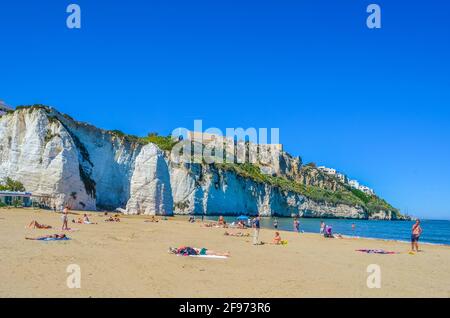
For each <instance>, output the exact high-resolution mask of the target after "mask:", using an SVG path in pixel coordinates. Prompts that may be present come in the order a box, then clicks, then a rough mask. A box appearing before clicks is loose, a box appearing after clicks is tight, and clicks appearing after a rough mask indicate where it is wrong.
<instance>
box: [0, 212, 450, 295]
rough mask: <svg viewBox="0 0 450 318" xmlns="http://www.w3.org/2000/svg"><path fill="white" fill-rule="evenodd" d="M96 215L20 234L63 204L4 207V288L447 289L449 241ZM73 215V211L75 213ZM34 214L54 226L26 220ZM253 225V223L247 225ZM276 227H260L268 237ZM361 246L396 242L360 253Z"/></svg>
mask: <svg viewBox="0 0 450 318" xmlns="http://www.w3.org/2000/svg"><path fill="white" fill-rule="evenodd" d="M90 215H91V217H90V218H91V221H94V222H98V224H96V225H87V224H73V223H70V225H69V226H71V227H73V228H76V229H78V230H77V231H74V232H65V233H66V234H67V235H68V236H70V237H71V238H72V239H71V240H69V241H62V242H42V241H30V240H25V237H26V236H35V237H37V236H40V235H44V234H53V233H60V232H61V231H60V226H61V218H60V215H59V214H55V213H53V212H49V211H39V210H26V209H0V282H1V284H0V297H450V271H449V270H448V265H449V264H450V247H448V246H436V245H421V247H422V249H423V252H421V253H418V254H415V255H410V254H408V251H409V244H406V243H401V242H393V241H380V240H368V239H346V238H344V239H325V238H323V237H321V236H319V235H316V234H306V233H304V234H298V233H293V232H281V236H282V238H283V239H286V240H288V244H287V245H286V246H275V245H269V244H265V245H261V246H253V245H252V244H251V237H227V236H224V232H225V230H224V229H221V228H203V227H201V223H200V222H197V223H194V224H191V223H188V222H187V218H185V217H174V218H170V219H169V220H161V221H159V222H158V223H146V222H144V220H145V219H150V217H148V216H121V222H120V223H107V222H104V221H103V220H104V217H103V216H100V215H99V214H96V213H90ZM76 217H77V216H76V215H70V218H69V219H70V220H71V219H72V218H76ZM32 220H37V221H38V222H39V223H44V224H49V225H52V226H53V227H54V229H51V230H38V229H26V228H25V226H26V225H27V224H29V223H30V221H32ZM247 232H248V233H251V230H247ZM273 235H274V231H272V230H267V229H262V230H261V235H260V238H261V240H262V241H265V242H270V241H271V239H272V237H273ZM181 245H188V246H195V247H206V248H209V249H212V250H217V251H230V252H231V255H232V256H231V257H230V258H228V259H200V258H192V257H181V256H175V255H170V254H169V253H168V252H167V250H168V248H169V246H174V247H178V246H181ZM361 248H374V249H385V250H390V251H396V252H400V254H394V255H377V254H365V253H361V252H357V251H355V250H356V249H361ZM70 264H77V265H79V266H80V268H81V288H73V289H71V288H68V287H67V284H66V280H67V277H68V276H69V275H70V273H68V272H66V269H67V267H68V266H69V265H70ZM370 264H377V265H379V266H380V268H381V288H379V289H377V288H373V289H370V288H368V287H367V284H366V280H367V277H368V276H369V273H367V271H366V269H367V266H368V265H370Z"/></svg>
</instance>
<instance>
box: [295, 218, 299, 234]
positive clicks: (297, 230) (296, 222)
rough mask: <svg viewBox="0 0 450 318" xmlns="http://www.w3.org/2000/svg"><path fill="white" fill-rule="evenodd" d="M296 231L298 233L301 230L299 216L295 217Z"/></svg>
mask: <svg viewBox="0 0 450 318" xmlns="http://www.w3.org/2000/svg"><path fill="white" fill-rule="evenodd" d="M294 231H295V232H297V233H299V232H300V222H299V220H298V219H297V217H295V218H294Z"/></svg>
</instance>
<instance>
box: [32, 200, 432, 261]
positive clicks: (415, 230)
mask: <svg viewBox="0 0 450 318" xmlns="http://www.w3.org/2000/svg"><path fill="white" fill-rule="evenodd" d="M69 210H70V208H69V206H65V207H64V209H63V211H62V215H61V219H62V227H61V230H62V231H70V230H71V229H70V228H69V226H68V214H69ZM104 216H105V217H107V218H106V219H105V220H104V221H105V222H120V219H119V216H118V215H117V214H116V215H114V216H109V217H108V213H107V212H105V214H104ZM202 221H203V216H202ZM72 222H73V223H79V224H97V223H95V222H92V221H91V220H90V219H89V216H88V215H87V214H86V213H85V214H83V217H82V218H78V219H77V220H75V219H73V220H72ZM144 222H158V220H157V219H156V218H155V216H152V218H151V219H150V220H146V221H144ZM189 222H195V218H194V217H193V216H190V218H189ZM202 226H204V227H222V228H228V227H231V228H238V229H247V228H252V229H253V235H252V236H253V242H252V243H253V245H261V244H264V243H263V242H261V241H260V239H259V236H260V230H261V219H260V216H256V217H254V218H249V219H248V220H247V222H245V221H244V220H238V221H237V222H232V223H231V225H230V226H229V225H228V224H227V222H226V221H225V218H224V217H223V216H219V218H218V220H217V222H209V223H205V224H202ZM351 226H352V230H355V228H356V226H355V224H354V223H352V225H351ZM27 227H28V228H30V229H51V228H52V226H51V225H46V224H41V223H39V222H38V221H36V220H33V221H31V222H30V223H29V224H28V226H27ZM273 227H274V228H275V229H276V230H277V229H278V219H277V218H274V221H273ZM293 228H294V231H295V232H297V233H299V232H300V221H299V219H298V217H294V219H293ZM319 231H320V234H321V235H323V236H324V237H325V238H336V237H337V238H342V235H340V234H333V228H332V226H331V225H327V224H325V222H323V221H321V222H320V230H319ZM411 232H412V233H411V252H419V243H418V242H419V238H420V236H421V234H422V232H423V230H422V227H421V226H420V220H416V222H415V223H414V225H413V226H412V230H411ZM224 235H225V236H236V237H248V236H250V234H249V233H244V232H232V231H225V233H224ZM66 238H67V236H66V235H65V234H51V235H45V236H40V237H37V238H30V237H27V238H26V239H28V240H44V239H55V240H57V239H66ZM284 242H285V241H283V240H282V239H281V236H280V233H279V232H278V231H276V232H275V237H274V238H273V240H272V242H271V243H270V244H275V245H279V244H283V243H284ZM193 250H196V249H195V248H193ZM197 250H198V251H200V252H201V251H203V250H206V249H197ZM173 251H175V250H172V252H173ZM200 252H199V253H200ZM202 253H203V252H202ZM209 253H213V254H215V255H219V254H220V255H224V254H226V253H217V252H214V251H209ZM227 253H228V252H227ZM228 254H229V253H228ZM207 255H212V254H207Z"/></svg>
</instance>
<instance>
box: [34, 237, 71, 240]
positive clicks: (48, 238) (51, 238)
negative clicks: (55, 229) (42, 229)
mask: <svg viewBox="0 0 450 318" xmlns="http://www.w3.org/2000/svg"><path fill="white" fill-rule="evenodd" d="M68 240H70V238H68V237H63V238H55V237H46V238H41V239H38V241H68Z"/></svg>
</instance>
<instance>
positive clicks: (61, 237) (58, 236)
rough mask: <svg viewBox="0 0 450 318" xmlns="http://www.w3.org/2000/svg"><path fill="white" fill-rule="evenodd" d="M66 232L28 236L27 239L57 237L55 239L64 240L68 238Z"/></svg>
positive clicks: (41, 239)
mask: <svg viewBox="0 0 450 318" xmlns="http://www.w3.org/2000/svg"><path fill="white" fill-rule="evenodd" d="M66 238H67V236H66V234H50V235H43V236H38V237H26V238H25V239H26V240H35V241H45V240H47V239H55V240H64V239H66Z"/></svg>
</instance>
